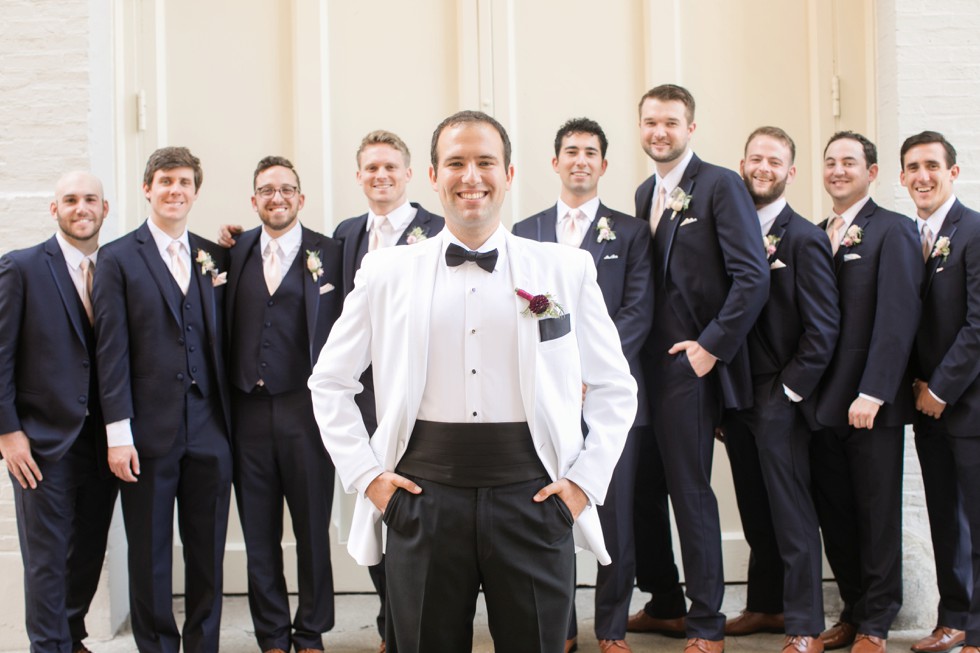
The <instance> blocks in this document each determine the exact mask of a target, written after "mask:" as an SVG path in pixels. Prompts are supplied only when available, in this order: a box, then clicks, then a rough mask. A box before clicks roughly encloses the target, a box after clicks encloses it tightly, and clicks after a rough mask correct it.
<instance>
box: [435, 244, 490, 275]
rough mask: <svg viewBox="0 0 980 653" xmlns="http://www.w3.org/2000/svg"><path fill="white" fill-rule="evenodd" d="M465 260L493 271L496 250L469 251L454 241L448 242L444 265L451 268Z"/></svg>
mask: <svg viewBox="0 0 980 653" xmlns="http://www.w3.org/2000/svg"><path fill="white" fill-rule="evenodd" d="M466 261H473V262H474V263H476V264H477V265H479V266H480V267H481V268H483V269H484V270H486V271H487V272H493V268H494V266H496V265H497V250H495V249H491V250H490V251H489V252H471V251H470V250H468V249H464V248H463V247H460V246H459V245H457V244H456V243H449V247H448V248H446V265H448V266H449V267H451V268H454V267H456V266H457V265H462V264H463V263H464V262H466Z"/></svg>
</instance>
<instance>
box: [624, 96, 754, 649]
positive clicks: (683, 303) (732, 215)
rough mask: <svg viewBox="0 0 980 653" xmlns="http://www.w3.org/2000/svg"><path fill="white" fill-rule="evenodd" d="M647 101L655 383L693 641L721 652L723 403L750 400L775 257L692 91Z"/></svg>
mask: <svg viewBox="0 0 980 653" xmlns="http://www.w3.org/2000/svg"><path fill="white" fill-rule="evenodd" d="M639 110H640V135H641V145H642V146H643V149H644V151H645V152H646V153H647V155H648V156H650V158H651V159H653V160H654V162H655V163H656V173H655V174H654V175H652V176H651V177H650V178H649V179H647V180H646V181H644V182H643V183H642V184H641V185H640V187H639V188H638V189H637V191H636V215H637V216H638V217H639V218H641V219H644V220H649V221H650V232H651V233H652V234H653V255H652V258H651V260H652V265H653V272H652V276H651V279H652V281H653V283H654V291H653V292H654V298H655V299H654V301H655V305H654V319H653V327H652V329H651V331H650V336H649V338H648V339H647V343H646V347H645V352H644V371H645V373H646V374H647V391H648V393H649V396H650V403H651V409H652V411H653V427H654V434H655V437H656V439H657V444H658V445H659V450H660V453H661V454H663V459H664V469H665V470H666V477H667V489H668V491H669V493H670V500H671V503H672V505H673V507H674V515H675V517H676V520H677V529H678V533H679V535H680V540H681V553H682V556H683V560H684V571H685V573H684V576H685V579H686V585H687V595H688V598H690V599H691V608H690V610H689V611H688V613H687V619H686V630H687V636H688V643H687V650H688V653H695V652H696V651H701V652H702V653H721V652H722V651H723V650H724V630H725V616H724V615H723V614H722V613H721V601H722V596H723V594H724V587H725V586H724V572H723V569H722V560H721V526H720V524H719V518H718V503H717V501H716V499H715V495H714V491H713V490H712V489H711V463H712V456H713V452H714V430H715V427H716V426H718V425H719V424H720V422H721V418H722V409H723V408H724V407H728V408H748V407H749V406H751V405H752V382H751V376H750V373H749V361H748V351H747V349H746V347H745V339H746V337H747V336H748V333H749V331H750V330H751V328H752V326H753V324H755V321H756V318H757V317H758V316H759V312H760V311H761V310H762V307H763V305H764V304H765V302H766V297H767V294H768V291H769V270H768V267H769V266H768V265H767V264H766V257H765V252H764V250H763V248H762V247H761V245H760V237H759V219H758V216H757V214H756V212H755V208H754V207H753V205H752V199H751V198H750V197H749V194H748V192H746V190H745V185H744V183H743V182H742V180H741V178H740V177H739V176H738V175H737V174H735V173H734V172H733V171H731V170H726V169H724V168H720V167H718V166H714V165H711V164H709V163H705V162H703V161H702V160H701V159H699V158H698V157H697V156H696V155H695V154H694V151H693V150H692V149H691V147H690V140H691V136H692V135H693V134H694V130H695V127H696V125H695V122H694V97H693V96H692V95H691V94H690V92H688V91H687V89H684V88H682V87H680V86H675V85H673V84H664V85H662V86H658V87H656V88H653V89H651V90H650V91H648V92H647V93H646V94H644V96H643V98H642V99H641V100H640V106H639ZM638 494H639V491H638ZM637 555H638V557H642V556H644V555H648V552H646V551H638V554H637ZM644 614H645V615H646V616H654V615H653V614H652V613H650V612H648V611H647V610H645V611H644ZM638 616H639V617H640V618H641V619H642V616H643V615H638ZM638 625H640V626H641V628H637V629H638V630H644V629H645V628H642V626H643V625H644V624H642V623H640V624H638Z"/></svg>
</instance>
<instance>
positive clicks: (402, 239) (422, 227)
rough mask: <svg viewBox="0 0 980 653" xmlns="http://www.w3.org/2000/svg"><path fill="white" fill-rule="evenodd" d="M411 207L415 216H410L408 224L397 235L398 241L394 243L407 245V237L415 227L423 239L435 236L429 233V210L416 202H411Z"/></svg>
mask: <svg viewBox="0 0 980 653" xmlns="http://www.w3.org/2000/svg"><path fill="white" fill-rule="evenodd" d="M412 207H413V208H414V209H415V217H414V218H412V221H411V222H409V223H408V226H407V227H405V229H404V230H403V231H402V235H401V236H399V238H398V242H396V243H395V245H408V237H409V235H410V234H411V233H412V232H413V231H415V230H416V229H418V230H419V234H420V235H421V236H423V240H424V239H426V238H431V237H432V236H435V234H433V233H430V232H431V231H432V228H431V227H430V226H429V220H430V218H431V217H432V216H431V215H430V214H429V212H428V211H426V210H425V209H423V208H422V207H421V206H419V205H418V204H412ZM416 242H418V241H416ZM413 244H415V243H413Z"/></svg>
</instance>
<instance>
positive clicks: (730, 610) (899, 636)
mask: <svg viewBox="0 0 980 653" xmlns="http://www.w3.org/2000/svg"><path fill="white" fill-rule="evenodd" d="M834 593H835V590H834V588H833V587H832V586H829V585H828V586H826V592H825V595H827V596H832V595H833V594H834ZM294 598H295V597H294ZM576 601H577V604H578V606H577V607H578V614H579V619H580V621H579V632H580V635H579V651H580V652H581V653H597V651H598V650H599V647H598V645H597V644H596V641H595V639H594V638H593V637H592V613H593V609H592V601H593V592H592V590H591V589H586V588H583V589H580V590H579V591H578V595H577V598H576ZM643 602H644V597H643V595H641V594H640V593H639V592H636V593H634V595H633V610H634V611H635V610H638V609H640V608H641V607H642V606H643ZM744 604H745V587H744V586H743V585H730V586H728V587H727V588H726V591H725V603H724V605H723V606H722V610H724V611H725V612H726V613H727V614H728V615H729V616H732V615H735V614H737V613H738V612H739V610H740V609H741V608H742V607H743V606H744ZM377 605H378V604H377V599H376V598H375V597H374V596H372V595H363V594H354V595H342V596H338V597H337V624H336V626H335V627H334V629H333V630H332V631H330V632H329V633H327V634H326V635H325V636H324V644H325V647H326V650H327V651H328V652H333V653H372V652H374V651H377V647H378V643H379V640H378V636H377V633H376V632H375V629H374V627H373V623H374V615H375V613H376V612H377ZM182 609H183V601H182V600H181V599H177V600H175V601H174V610H176V611H177V614H178V621H179V620H180V615H181V613H182ZM833 616H834V615H833V614H828V618H829V619H831V621H832V617H833ZM486 623H487V620H486V611H485V610H484V609H483V604H482V601H481V603H480V608H479V610H478V612H477V617H476V629H475V630H476V635H475V638H474V643H473V653H490V652H491V651H493V650H494V649H493V643H492V642H491V640H490V634H489V632H488V631H487V626H486ZM925 634H926V633H925V632H921V633H920V632H899V633H892V637H891V638H890V639H889V641H888V646H889V648H890V649H892V651H907V650H908V648H909V646H910V645H911V644H912V643H913V642H914V641H916V640H917V639H918V638H919V637H922V636H923V635H925ZM627 641H629V643H630V646H631V647H632V649H633V651H635V652H636V653H649V652H653V651H656V653H682V652H683V650H684V640H682V639H669V638H666V637H661V636H659V635H630V636H629V638H628V640H627ZM86 643H87V644H88V646H89V648H90V649H92V651H93V652H94V653H123V652H126V653H129V652H131V651H134V650H135V649H136V647H135V645H134V643H133V637H132V635H131V634H130V633H129V632H122V633H120V634H118V635H117V636H116V637H114V638H113V639H111V640H109V641H97V640H93V639H90V640H88V641H87V642H86ZM725 647H726V649H727V650H728V651H729V652H732V651H734V652H737V653H756V652H759V653H762V652H766V653H772V652H778V651H779V650H780V649H781V647H782V636H781V635H753V636H751V637H740V638H728V640H727V641H726V642H725ZM221 651H222V653H259V649H258V646H257V645H256V643H255V639H254V637H253V635H252V623H251V619H250V617H249V614H248V601H247V600H246V598H245V597H243V596H229V597H226V598H225V603H224V613H223V618H222V626H221ZM845 653H846V651H845Z"/></svg>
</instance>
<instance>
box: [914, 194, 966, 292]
mask: <svg viewBox="0 0 980 653" xmlns="http://www.w3.org/2000/svg"><path fill="white" fill-rule="evenodd" d="M962 217H963V205H962V204H960V201H959V200H956V201H955V202H953V206H951V207H950V209H949V213H948V214H946V219H945V220H943V226H942V228H941V229H940V230H939V233H938V234H936V242H939V239H940V238H944V237H945V238H949V241H950V246H952V242H953V234H955V233H956V227H957V224H958V223H959V221H960V218H962ZM933 247H935V245H933ZM930 255H931V252H930ZM942 264H943V258H942V257H941V256H937V257H935V258H930V259H929V260H928V261H927V262H926V287H925V290H924V291H923V293H922V296H923V297H925V296H926V295H927V294H929V289H930V288H931V287H932V279H933V277H935V276H936V270H938V269H939V267H940V266H941V265H942Z"/></svg>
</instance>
